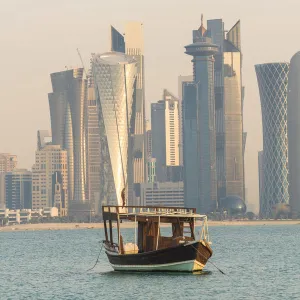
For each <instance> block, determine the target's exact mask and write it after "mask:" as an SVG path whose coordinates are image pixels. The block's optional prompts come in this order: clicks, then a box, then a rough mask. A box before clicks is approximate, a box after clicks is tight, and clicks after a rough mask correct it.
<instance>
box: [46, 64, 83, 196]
mask: <svg viewBox="0 0 300 300" xmlns="http://www.w3.org/2000/svg"><path fill="white" fill-rule="evenodd" d="M51 82H52V89H53V92H52V93H50V94H49V95H48V98H49V106H50V116H51V128H52V144H53V145H60V146H61V148H62V149H65V150H67V152H68V180H69V182H68V192H69V199H70V200H71V201H72V200H75V201H85V200H86V198H87V197H86V196H87V180H86V179H87V178H86V177H87V170H86V168H87V166H86V165H87V161H86V160H87V154H86V145H87V134H86V123H87V121H86V119H87V80H86V79H85V78H84V75H83V69H82V68H79V69H72V70H66V71H62V72H58V73H53V74H51Z"/></svg>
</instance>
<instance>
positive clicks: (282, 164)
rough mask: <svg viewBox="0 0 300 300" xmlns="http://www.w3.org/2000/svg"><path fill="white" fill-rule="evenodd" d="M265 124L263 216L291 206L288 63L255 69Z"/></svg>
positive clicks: (266, 65)
mask: <svg viewBox="0 0 300 300" xmlns="http://www.w3.org/2000/svg"><path fill="white" fill-rule="evenodd" d="M255 70H256V75H257V81H258V87H259V93H260V101H261V112H262V123H263V151H264V159H263V182H264V186H263V191H262V192H263V194H262V198H261V201H262V202H263V203H261V204H260V207H261V210H262V211H260V214H262V215H263V216H266V217H268V216H271V212H272V209H274V208H276V206H279V205H280V204H289V190H288V188H289V184H288V139H287V94H288V93H287V91H288V72H289V64H288V63H267V64H261V65H256V66H255Z"/></svg>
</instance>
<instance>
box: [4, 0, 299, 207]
mask: <svg viewBox="0 0 300 300" xmlns="http://www.w3.org/2000/svg"><path fill="white" fill-rule="evenodd" d="M26 2H27V1H22V2H20V1H10V2H9V3H7V5H5V6H4V9H3V10H2V12H1V13H2V14H3V17H2V18H1V21H0V22H1V23H2V24H3V25H2V26H5V24H7V23H9V22H10V19H11V18H10V16H11V15H12V14H14V20H15V22H14V23H13V24H12V26H10V28H9V30H7V31H2V33H1V36H2V37H3V39H2V40H3V42H4V47H3V49H2V50H3V53H4V57H6V58H7V59H6V60H4V62H3V67H4V68H5V69H6V70H7V72H6V73H2V74H1V75H0V76H1V79H2V80H1V82H2V85H1V98H2V99H5V103H3V109H1V112H2V113H1V118H0V128H2V131H1V136H2V137H3V140H2V145H3V149H2V152H10V153H15V152H16V154H17V155H18V157H19V161H20V166H21V167H25V168H31V166H32V164H33V162H34V149H35V144H36V137H35V133H34V132H36V130H37V129H38V128H45V129H47V128H50V121H49V116H48V109H47V101H46V93H47V92H48V91H49V90H50V83H49V79H48V74H49V73H52V72H55V71H57V70H60V69H62V68H63V67H64V66H65V65H68V66H81V63H80V61H79V59H78V55H77V53H76V48H77V47H79V48H80V50H81V52H82V54H83V58H84V60H85V64H86V65H88V61H89V58H90V53H91V52H96V51H97V52H105V51H106V50H107V49H108V47H109V41H108V35H109V24H112V25H113V26H115V27H116V28H122V24H123V20H124V21H126V20H141V21H142V22H143V23H144V28H145V57H146V61H145V62H146V67H147V70H146V72H147V74H146V76H147V78H146V102H147V104H146V107H147V109H148V115H149V106H150V104H149V103H150V102H152V101H155V99H158V97H159V95H160V93H161V89H162V88H165V87H166V88H168V89H170V90H172V91H176V89H177V77H178V75H180V74H182V75H189V74H190V71H189V70H190V61H189V58H188V57H184V54H183V53H182V49H183V46H184V45H185V44H187V43H188V42H189V37H190V36H189V33H190V30H191V28H192V27H196V26H197V25H198V24H199V22H200V12H203V13H204V15H205V18H207V19H209V18H215V17H223V19H224V21H225V22H226V24H227V25H228V26H229V27H230V26H233V24H234V23H235V20H236V19H237V18H240V19H241V20H242V31H243V54H244V61H243V81H244V83H245V85H246V99H245V107H244V112H245V116H244V125H245V131H246V132H248V140H247V148H246V153H245V156H246V159H245V163H246V166H245V169H246V187H247V189H248V198H249V201H250V202H251V203H252V202H255V204H256V207H257V208H258V175H257V173H258V171H257V152H258V151H259V150H261V149H262V129H261V115H260V104H259V95H258V87H257V83H256V77H255V72H254V70H253V66H254V65H255V64H257V63H263V62H270V61H289V59H290V57H291V56H292V55H293V54H294V53H295V52H297V51H298V50H299V49H300V42H299V41H298V40H297V39H295V38H294V36H296V35H297V31H298V29H297V28H298V27H299V26H297V24H298V23H300V20H298V18H297V13H296V12H297V11H298V8H299V5H298V4H297V3H295V2H294V1H290V0H288V1H286V2H285V3H277V2H276V3H273V2H271V1H270V0H266V1H264V2H263V3H261V1H253V2H251V3H240V2H238V1H234V0H229V1H228V2H226V3H225V2H222V1H218V2H217V5H216V3H215V2H214V3H207V4H206V5H205V7H203V5H201V3H199V2H198V1H192V2H191V6H190V5H187V6H185V7H181V9H180V10H179V9H177V10H174V11H173V16H172V17H170V18H169V21H168V22H165V12H166V11H168V9H169V5H171V2H170V1H168V0H167V1H165V2H164V3H160V2H157V3H159V4H160V6H161V9H160V10H159V11H157V10H156V9H154V8H155V3H156V2H154V3H152V4H151V5H150V4H141V3H139V2H138V1H130V3H129V4H132V5H133V7H134V8H135V9H131V8H130V7H132V6H131V5H128V3H126V4H125V3H123V2H119V4H118V7H119V9H118V10H117V11H115V14H114V16H113V17H112V16H108V15H107V14H106V13H105V11H109V10H110V9H113V7H114V5H115V4H116V3H105V5H104V6H103V5H101V4H100V3H98V2H97V1H90V2H89V4H86V3H77V4H76V5H71V4H73V2H72V3H71V2H70V1H66V5H64V6H62V8H61V10H60V11H57V9H56V8H55V5H54V4H53V3H46V4H45V5H41V4H40V2H38V1H32V3H35V5H30V6H28V5H27V4H26ZM67 3H69V4H70V5H67ZM16 5H18V9H17V8H16ZM231 5H233V6H234V7H235V10H234V11H232V10H231V9H229V8H228V7H230V6H231ZM269 5H272V14H267V13H266V12H267V7H268V6H269ZM191 7H193V8H194V9H191ZM199 11H200V12H199ZM285 13H286V14H288V15H289V18H287V17H285ZM66 15H67V16H68V17H67V18H66ZM253 15H255V16H256V18H255V24H253V17H252V16H253ZM154 16H155V18H154ZM178 18H183V20H184V21H183V22H178ZM53 19H56V20H57V24H64V26H63V29H62V27H61V26H59V25H55V26H53V22H52V20H53ZM279 19H281V20H282V19H283V20H284V21H283V22H285V26H288V27H289V28H290V30H289V31H288V32H287V31H286V30H285V29H284V28H283V27H277V30H276V32H275V31H274V26H275V24H277V23H278V20H279ZM40 22H43V25H44V26H43V31H42V33H41V30H40V28H39V26H37V24H39V23H40ZM21 24H22V25H21ZM226 29H228V28H226ZM86 32H89V34H88V35H87V34H86ZM99 32H101V34H100V35H99ZM154 32H155V34H153V33H154ZM170 33H171V38H169V39H168V40H167V41H166V36H169V34H170ZM279 34H280V35H284V36H285V37H286V38H287V39H289V40H290V43H289V47H283V45H278V43H277V37H278V35H279ZM49 36H50V37H51V38H50V39H48V37H49ZM66 36H68V38H67V39H66V38H65V37H66ZM94 36H99V38H97V39H95V38H93V37H94ZM266 36H268V38H267V39H266V38H265V37H266ZM35 40H37V41H38V42H34V41H35ZM16 41H18V45H17V47H15V48H14V47H10V46H9V45H14V44H15V43H16ZM158 45H159V46H158ZM257 45H260V47H262V48H263V49H264V51H257ZM19 53H22V55H19ZM23 55H26V60H24V56H23ZM45 56H46V57H47V60H44V57H45ZM174 61H176V64H174ZM12 62H14V64H17V65H19V66H21V68H20V72H21V75H24V76H23V79H22V82H19V84H18V85H17V88H15V87H12V84H14V86H15V84H16V81H15V80H16V77H15V75H14V68H11V64H12ZM158 69H159V72H158ZM25 72H26V73H25ZM28 72H30V74H31V76H28ZM25 74H26V75H25ZM24 99H26V101H24ZM32 107H36V110H37V111H39V114H33V113H32ZM7 111H11V112H12V111H14V112H15V114H16V117H17V118H18V119H19V120H20V122H19V123H23V126H22V130H20V127H18V126H12V127H11V128H10V130H4V128H6V125H5V124H7V122H9V114H7ZM29 116H30V118H28V117H29ZM253 119H254V120H256V121H255V122H253ZM0 130H1V129H0ZM20 145H22V147H20Z"/></svg>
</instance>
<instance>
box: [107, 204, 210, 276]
mask: <svg viewBox="0 0 300 300" xmlns="http://www.w3.org/2000/svg"><path fill="white" fill-rule="evenodd" d="M102 212H103V220H104V231H105V240H104V241H103V243H104V247H105V252H106V254H107V257H108V260H109V262H110V264H111V266H112V267H113V269H114V270H116V271H147V272H148V271H166V272H171V271H177V272H198V271H202V269H203V268H204V267H205V265H206V263H207V261H208V259H209V258H210V257H211V256H212V253H213V251H212V249H211V247H210V242H209V235H208V225H207V216H205V215H199V214H196V209H194V208H181V207H145V206H124V207H121V206H103V207H102ZM125 220H126V221H130V222H134V237H133V239H134V243H124V241H123V237H122V234H121V228H120V223H121V222H122V221H125ZM196 220H202V231H201V235H200V239H199V240H196V239H195V222H196ZM114 222H115V223H116V224H117V236H115V237H113V230H112V228H113V223H114ZM163 224H169V226H171V229H172V233H171V236H169V237H167V236H163V235H162V234H161V226H165V225H163ZM114 241H115V242H114Z"/></svg>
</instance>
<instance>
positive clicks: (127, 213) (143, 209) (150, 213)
mask: <svg viewBox="0 0 300 300" xmlns="http://www.w3.org/2000/svg"><path fill="white" fill-rule="evenodd" d="M102 213H103V220H107V221H109V220H112V221H117V220H118V219H121V220H124V219H128V220H132V219H133V218H134V219H142V218H152V217H154V218H160V222H162V223H164V222H165V223H173V222H172V219H178V218H180V219H181V218H183V219H187V218H194V219H200V220H206V219H207V216H206V215H201V214H197V213H196V209H195V208H184V207H162V206H157V207H156V206H124V207H122V206H114V205H108V206H102Z"/></svg>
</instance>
